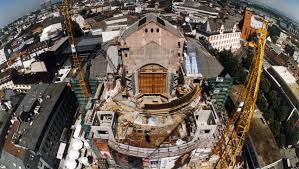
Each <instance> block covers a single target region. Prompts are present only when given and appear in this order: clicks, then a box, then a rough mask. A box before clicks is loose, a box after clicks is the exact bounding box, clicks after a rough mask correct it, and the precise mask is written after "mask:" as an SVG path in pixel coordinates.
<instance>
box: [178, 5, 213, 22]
mask: <svg viewBox="0 0 299 169" xmlns="http://www.w3.org/2000/svg"><path fill="white" fill-rule="evenodd" d="M172 9H173V11H174V12H175V13H176V14H180V13H186V14H188V15H190V16H196V17H201V18H202V19H207V18H218V17H219V12H218V11H216V10H215V9H214V8H211V7H209V6H200V5H194V4H173V6H172Z"/></svg>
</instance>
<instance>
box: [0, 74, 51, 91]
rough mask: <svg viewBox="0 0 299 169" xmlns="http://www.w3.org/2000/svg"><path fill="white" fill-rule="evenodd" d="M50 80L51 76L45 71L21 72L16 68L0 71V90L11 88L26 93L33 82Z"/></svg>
mask: <svg viewBox="0 0 299 169" xmlns="http://www.w3.org/2000/svg"><path fill="white" fill-rule="evenodd" d="M50 82H51V78H50V76H49V73H47V72H35V73H26V74H21V73H19V72H18V71H17V70H16V69H8V70H6V71H5V72H0V90H1V89H12V90H16V91H18V92H24V93H26V92H27V91H28V90H29V89H30V88H31V86H32V85H34V84H38V83H50Z"/></svg>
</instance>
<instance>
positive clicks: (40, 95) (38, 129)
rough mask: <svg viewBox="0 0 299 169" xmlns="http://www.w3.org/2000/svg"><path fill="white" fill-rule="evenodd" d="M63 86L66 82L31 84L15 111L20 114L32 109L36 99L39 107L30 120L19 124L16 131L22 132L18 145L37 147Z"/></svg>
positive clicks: (33, 148)
mask: <svg viewBox="0 0 299 169" xmlns="http://www.w3.org/2000/svg"><path fill="white" fill-rule="evenodd" d="M65 86H66V83H56V84H38V85H34V86H32V88H31V90H30V91H29V92H28V93H27V95H26V96H25V97H24V99H23V101H22V102H21V104H20V105H19V106H18V108H17V110H16V111H15V113H16V114H17V115H21V114H23V112H29V111H32V108H35V107H33V106H35V105H36V103H37V101H38V99H39V101H38V102H39V103H40V109H39V110H38V113H36V114H35V115H34V117H33V119H32V120H31V121H30V120H29V122H25V121H23V122H22V123H21V124H20V127H19V129H18V131H19V132H21V133H24V134H23V135H22V137H21V139H20V142H19V145H21V146H23V147H26V148H28V149H31V150H37V149H38V148H39V147H38V146H39V145H38V141H39V139H41V138H42V137H43V135H44V134H45V131H46V129H47V128H46V127H47V126H46V124H47V122H49V120H51V114H52V111H53V109H54V107H55V106H56V105H57V100H58V98H59V97H60V95H61V94H62V92H63V91H64V89H65ZM41 99H42V100H41Z"/></svg>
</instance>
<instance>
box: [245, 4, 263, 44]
mask: <svg viewBox="0 0 299 169" xmlns="http://www.w3.org/2000/svg"><path fill="white" fill-rule="evenodd" d="M262 26H263V19H262V18H261V17H260V16H258V15H254V13H253V11H252V9H250V8H245V10H244V16H243V27H242V34H241V39H243V40H248V38H249V37H250V35H252V33H253V32H255V31H256V30H257V29H259V28H262Z"/></svg>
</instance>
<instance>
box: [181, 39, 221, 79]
mask: <svg viewBox="0 0 299 169" xmlns="http://www.w3.org/2000/svg"><path fill="white" fill-rule="evenodd" d="M187 53H195V54H196V56H197V59H196V62H197V66H198V72H199V73H201V74H202V76H203V77H204V78H212V77H217V76H219V74H220V73H221V72H222V71H223V66H222V65H221V64H220V63H219V61H218V60H217V59H216V57H215V56H212V55H211V54H210V53H209V52H208V51H207V50H206V49H205V48H204V47H203V46H202V45H201V44H199V43H198V42H195V41H192V42H189V43H188V44H187Z"/></svg>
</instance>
